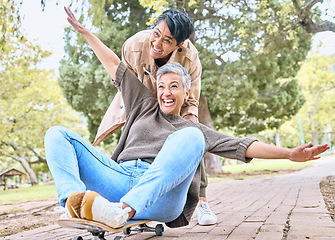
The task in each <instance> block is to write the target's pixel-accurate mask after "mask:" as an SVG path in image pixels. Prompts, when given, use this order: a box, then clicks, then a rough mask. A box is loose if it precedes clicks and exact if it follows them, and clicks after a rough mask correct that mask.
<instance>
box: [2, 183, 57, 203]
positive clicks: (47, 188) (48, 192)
mask: <svg viewBox="0 0 335 240" xmlns="http://www.w3.org/2000/svg"><path fill="white" fill-rule="evenodd" d="M49 199H54V200H57V193H56V187H55V185H53V184H39V185H37V186H33V187H31V186H29V187H20V188H16V189H8V190H6V191H3V190H0V205H11V204H17V203H22V202H29V201H45V200H49Z"/></svg>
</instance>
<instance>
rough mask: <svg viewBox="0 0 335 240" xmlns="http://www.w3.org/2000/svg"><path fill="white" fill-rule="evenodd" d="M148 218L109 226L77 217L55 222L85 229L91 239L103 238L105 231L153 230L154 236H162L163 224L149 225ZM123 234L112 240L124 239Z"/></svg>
mask: <svg viewBox="0 0 335 240" xmlns="http://www.w3.org/2000/svg"><path fill="white" fill-rule="evenodd" d="M148 222H150V220H129V221H128V222H126V224H125V225H124V226H123V227H120V228H111V227H109V226H107V225H105V224H102V223H99V222H95V221H90V220H86V219H79V218H63V219H59V220H58V221H57V223H58V224H59V225H60V226H62V227H66V228H76V229H81V230H87V231H88V232H90V233H91V234H92V235H93V236H94V237H93V239H92V240H105V233H106V232H121V231H122V232H123V233H124V234H125V235H130V233H131V232H135V231H136V232H154V233H155V234H156V236H162V235H163V232H164V226H163V225H162V224H157V225H156V226H155V227H150V226H148V225H147V223H148ZM124 239H125V238H124V237H123V236H117V237H115V238H114V240H124ZM72 240H83V238H82V237H81V236H75V237H73V238H72Z"/></svg>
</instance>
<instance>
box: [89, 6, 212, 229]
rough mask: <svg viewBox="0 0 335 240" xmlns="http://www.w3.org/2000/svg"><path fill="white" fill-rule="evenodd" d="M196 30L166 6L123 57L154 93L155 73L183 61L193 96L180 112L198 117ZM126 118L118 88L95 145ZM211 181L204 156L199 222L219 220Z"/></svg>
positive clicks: (134, 38) (130, 41) (131, 41)
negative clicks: (210, 197) (209, 196)
mask: <svg viewBox="0 0 335 240" xmlns="http://www.w3.org/2000/svg"><path fill="white" fill-rule="evenodd" d="M193 32H194V27H193V22H192V20H191V19H190V18H189V17H188V16H187V15H186V14H184V13H182V12H180V11H176V10H166V11H164V12H163V13H162V14H161V15H160V16H159V17H158V19H157V21H156V23H155V24H154V26H153V28H152V29H150V30H144V31H141V32H138V33H136V34H135V35H134V36H132V37H130V38H129V39H128V40H127V41H126V42H125V43H124V45H123V48H122V61H123V62H124V63H125V64H126V65H127V67H128V69H130V70H131V72H132V73H133V74H134V75H135V76H136V77H137V78H138V79H139V80H140V81H141V82H142V83H143V84H144V85H145V86H146V87H147V88H148V89H150V90H151V91H152V92H153V93H154V94H156V92H157V88H156V73H157V70H158V69H159V67H161V66H164V65H165V64H167V63H172V62H178V63H180V64H181V65H182V66H183V67H184V68H186V70H187V71H188V73H189V74H190V76H191V88H190V96H189V98H188V99H187V100H186V101H185V102H184V104H183V105H182V108H181V112H180V114H181V116H182V117H183V118H185V119H191V120H193V121H198V105H199V97H200V86H201V73H202V68H201V63H200V60H199V56H198V51H197V49H196V48H195V47H194V46H193V44H192V43H191V41H190V40H189V39H188V38H189V37H190V35H191V34H192V33H193ZM124 122H125V111H124V108H123V101H122V96H121V93H120V92H118V93H117V94H116V96H115V98H114V100H113V102H112V104H111V105H110V107H109V109H108V110H107V112H106V114H105V116H104V118H103V120H102V122H101V124H100V126H99V129H98V132H97V135H96V138H95V141H94V142H93V146H95V145H97V144H98V143H100V142H101V141H104V140H105V139H106V138H108V137H109V136H110V135H111V134H112V133H113V132H115V131H116V130H117V129H118V128H119V127H121V126H123V124H124ZM207 185H208V180H207V173H206V165H205V162H204V158H203V159H202V161H201V182H200V193H199V198H200V201H199V203H198V205H197V211H196V212H197V217H198V223H199V224H200V225H211V224H215V223H216V222H217V218H216V215H215V214H214V213H213V212H212V211H211V209H210V207H209V205H208V203H207V200H206V187H207Z"/></svg>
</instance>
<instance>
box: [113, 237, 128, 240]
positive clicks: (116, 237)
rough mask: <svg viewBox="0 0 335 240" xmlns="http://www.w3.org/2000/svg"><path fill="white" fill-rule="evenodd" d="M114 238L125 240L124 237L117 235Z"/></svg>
mask: <svg viewBox="0 0 335 240" xmlns="http://www.w3.org/2000/svg"><path fill="white" fill-rule="evenodd" d="M114 240H125V239H124V237H120V236H117V237H115V238H114Z"/></svg>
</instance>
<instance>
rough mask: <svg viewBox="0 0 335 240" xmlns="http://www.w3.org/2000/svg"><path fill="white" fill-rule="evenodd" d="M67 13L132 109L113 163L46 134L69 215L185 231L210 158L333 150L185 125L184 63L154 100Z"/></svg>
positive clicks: (164, 76)
mask: <svg viewBox="0 0 335 240" xmlns="http://www.w3.org/2000/svg"><path fill="white" fill-rule="evenodd" d="M66 12H67V14H68V21H69V22H70V24H71V25H72V26H73V27H74V29H75V30H76V31H78V32H79V33H80V34H82V35H83V36H84V37H85V39H86V40H87V41H88V43H89V44H90V46H91V48H92V49H93V51H94V52H95V54H96V56H97V57H98V58H99V60H100V61H101V63H102V64H103V66H104V67H105V69H106V70H107V72H108V73H109V74H110V76H111V77H112V79H114V80H113V83H114V85H115V86H116V87H118V88H119V90H120V91H121V92H122V96H123V100H124V104H125V109H126V124H125V125H124V129H123V131H122V134H121V137H120V141H119V144H118V146H117V148H116V150H115V151H114V153H113V155H112V157H111V158H109V157H107V156H105V155H104V154H102V153H101V152H99V151H98V150H97V149H95V148H94V147H93V146H91V145H90V144H89V143H87V142H86V141H85V140H83V139H82V138H81V137H80V136H79V135H77V134H75V133H74V132H72V131H70V130H68V129H66V128H63V127H52V128H50V129H49V130H48V131H47V133H46V136H45V152H46V157H47V162H48V166H49V168H50V171H51V173H52V175H53V177H54V180H55V183H56V188H57V192H58V198H59V201H60V204H61V205H62V206H63V207H66V209H67V211H68V216H70V217H78V218H85V219H88V220H94V221H98V222H102V223H104V224H106V225H109V226H111V227H113V228H118V227H121V226H123V225H124V224H125V222H126V221H127V220H128V219H150V220H154V221H159V222H165V223H167V225H168V226H171V227H178V226H182V225H186V224H188V221H189V219H190V217H191V216H192V213H193V211H194V208H195V206H196V204H197V200H198V198H197V197H198V195H197V194H191V192H192V191H193V190H194V191H199V178H198V177H199V175H198V174H196V172H197V169H198V166H199V163H200V160H201V158H202V155H203V154H204V152H206V151H208V152H211V153H214V154H218V155H220V156H223V157H228V158H234V159H238V160H242V161H245V162H249V161H251V159H252V158H264V159H290V160H291V161H296V162H303V161H308V160H314V159H318V158H319V157H317V155H318V154H320V153H322V152H324V151H325V150H327V149H328V148H329V147H328V146H327V144H324V145H319V146H314V147H311V148H308V147H309V145H310V143H309V144H305V145H301V146H299V147H296V148H293V149H287V148H281V147H276V146H272V145H268V144H265V143H261V142H257V141H255V140H253V139H250V138H241V139H240V138H234V137H231V136H228V135H225V134H222V133H219V132H216V131H214V130H212V129H210V128H208V127H206V126H204V125H202V124H200V123H197V122H194V121H191V120H185V119H183V118H182V117H180V116H179V113H180V108H181V105H182V104H183V102H184V101H185V100H186V99H187V97H188V95H189V88H190V77H189V75H188V73H187V71H186V70H185V69H184V68H183V67H182V66H181V65H180V64H178V63H171V64H166V65H164V66H163V67H161V68H160V69H159V71H158V72H157V95H156V96H155V95H154V94H153V93H152V92H151V91H150V90H148V89H147V88H146V87H145V86H144V85H143V84H142V83H141V82H140V81H138V79H137V78H136V77H135V76H134V75H133V74H132V73H131V72H130V71H129V70H128V69H127V67H126V66H125V65H124V64H123V63H122V62H121V61H120V59H119V58H118V57H117V55H116V54H115V53H114V52H113V51H111V50H110V49H108V48H107V47H106V46H105V45H104V44H103V43H102V42H101V41H100V40H99V39H98V38H97V37H96V36H95V35H93V34H92V33H91V32H90V31H88V30H87V29H86V28H84V27H83V26H82V25H81V24H80V23H79V22H78V21H77V20H76V18H75V17H74V15H73V14H72V12H71V11H70V9H69V8H66ZM190 143H192V144H190ZM192 180H193V184H195V186H194V187H192V186H191V182H192ZM197 184H198V185H197ZM192 189H193V190H192Z"/></svg>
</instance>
